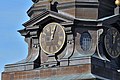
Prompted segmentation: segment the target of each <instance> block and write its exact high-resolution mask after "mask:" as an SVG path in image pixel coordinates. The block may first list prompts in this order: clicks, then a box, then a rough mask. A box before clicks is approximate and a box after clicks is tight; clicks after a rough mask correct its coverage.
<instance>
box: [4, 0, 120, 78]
mask: <svg viewBox="0 0 120 80" xmlns="http://www.w3.org/2000/svg"><path fill="white" fill-rule="evenodd" d="M32 1H33V5H32V6H31V8H30V9H29V10H28V11H27V14H28V16H29V17H30V19H29V20H28V21H27V22H25V23H24V24H23V26H24V29H21V30H18V32H19V33H20V34H21V35H22V36H24V37H25V42H26V43H27V44H28V56H27V57H26V59H23V60H22V61H19V62H17V63H14V64H8V65H5V71H4V72H3V73H2V80H120V14H119V9H120V8H119V5H120V2H119V0H116V1H115V0H32Z"/></svg>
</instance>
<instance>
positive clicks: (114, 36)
mask: <svg viewBox="0 0 120 80" xmlns="http://www.w3.org/2000/svg"><path fill="white" fill-rule="evenodd" d="M116 36H117V32H116V33H115V34H114V35H113V44H114V43H115V38H116Z"/></svg>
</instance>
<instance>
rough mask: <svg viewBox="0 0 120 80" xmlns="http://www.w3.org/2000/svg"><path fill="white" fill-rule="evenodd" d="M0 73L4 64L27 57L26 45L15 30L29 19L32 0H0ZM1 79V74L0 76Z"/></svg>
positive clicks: (21, 27)
mask: <svg viewBox="0 0 120 80" xmlns="http://www.w3.org/2000/svg"><path fill="white" fill-rule="evenodd" d="M0 3H1V4H0V73H1V72H3V71H4V66H5V65H6V64H12V63H15V62H17V61H20V60H22V59H25V58H26V57H27V53H28V46H27V44H26V42H25V41H24V37H23V36H21V35H20V33H19V32H17V30H20V29H23V28H24V26H22V24H23V23H24V22H26V21H27V20H29V17H28V16H27V13H26V12H27V10H28V9H29V8H30V7H31V6H32V4H33V3H32V0H0ZM0 80H1V76H0Z"/></svg>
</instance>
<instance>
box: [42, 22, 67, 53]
mask: <svg viewBox="0 0 120 80" xmlns="http://www.w3.org/2000/svg"><path fill="white" fill-rule="evenodd" d="M64 43H65V31H64V29H63V26H61V25H60V24H58V23H49V24H48V25H46V26H45V27H44V28H43V31H42V32H41V34H40V46H41V48H42V50H43V51H44V52H45V53H47V54H55V53H57V52H58V51H59V50H61V48H62V47H63V45H64Z"/></svg>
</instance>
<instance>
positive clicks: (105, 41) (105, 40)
mask: <svg viewBox="0 0 120 80" xmlns="http://www.w3.org/2000/svg"><path fill="white" fill-rule="evenodd" d="M112 29H114V30H116V31H117V33H118V35H120V33H119V31H118V30H117V29H116V28H115V27H111V28H109V29H108V30H107V33H106V35H105V38H104V44H105V50H106V51H107V53H108V55H109V56H110V57H112V58H117V57H118V56H120V52H118V54H117V55H116V56H113V55H111V53H110V52H109V51H108V47H107V43H108V42H107V38H106V36H107V35H108V34H109V33H108V31H109V30H112ZM112 34H113V33H112Z"/></svg>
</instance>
